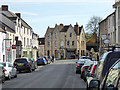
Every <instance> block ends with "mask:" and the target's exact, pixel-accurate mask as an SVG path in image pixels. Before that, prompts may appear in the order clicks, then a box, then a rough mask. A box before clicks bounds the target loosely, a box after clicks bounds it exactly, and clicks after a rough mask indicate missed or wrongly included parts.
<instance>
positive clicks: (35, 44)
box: [32, 32, 39, 61]
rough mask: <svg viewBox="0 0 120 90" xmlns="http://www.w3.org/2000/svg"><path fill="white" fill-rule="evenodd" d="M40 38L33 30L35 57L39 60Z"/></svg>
mask: <svg viewBox="0 0 120 90" xmlns="http://www.w3.org/2000/svg"><path fill="white" fill-rule="evenodd" d="M38 38H39V36H38V35H37V34H36V33H34V32H33V34H32V45H33V46H32V47H33V58H34V59H35V61H36V60H37V57H38Z"/></svg>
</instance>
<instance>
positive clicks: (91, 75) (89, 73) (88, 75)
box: [84, 61, 98, 85]
mask: <svg viewBox="0 0 120 90" xmlns="http://www.w3.org/2000/svg"><path fill="white" fill-rule="evenodd" d="M97 64H98V62H97V61H95V62H94V64H93V65H92V66H91V67H89V68H88V70H87V71H86V72H85V78H84V79H85V81H86V83H87V85H88V82H90V80H92V79H93V78H94V77H95V70H96V68H97Z"/></svg>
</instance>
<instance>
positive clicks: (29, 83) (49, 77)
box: [3, 60, 86, 88]
mask: <svg viewBox="0 0 120 90" xmlns="http://www.w3.org/2000/svg"><path fill="white" fill-rule="evenodd" d="M75 62H76V60H59V61H55V63H52V64H48V65H43V66H39V67H38V69H36V70H35V71H33V72H31V73H24V72H22V73H19V74H18V77H17V78H13V79H12V80H7V81H6V82H5V83H4V84H3V88H85V87H86V83H85V82H84V81H83V80H82V79H81V78H80V74H76V73H75V65H76V64H75Z"/></svg>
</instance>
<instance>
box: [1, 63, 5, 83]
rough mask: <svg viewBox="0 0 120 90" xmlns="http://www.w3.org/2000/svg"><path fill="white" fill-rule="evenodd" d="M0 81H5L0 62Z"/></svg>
mask: <svg viewBox="0 0 120 90" xmlns="http://www.w3.org/2000/svg"><path fill="white" fill-rule="evenodd" d="M0 82H2V83H4V82H5V71H4V66H3V65H2V64H0Z"/></svg>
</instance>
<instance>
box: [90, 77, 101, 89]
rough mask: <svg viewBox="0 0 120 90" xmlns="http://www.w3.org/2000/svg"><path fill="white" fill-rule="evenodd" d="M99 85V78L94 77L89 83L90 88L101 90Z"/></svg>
mask: <svg viewBox="0 0 120 90" xmlns="http://www.w3.org/2000/svg"><path fill="white" fill-rule="evenodd" d="M99 87H100V81H99V80H97V79H93V80H91V81H90V83H89V89H90V90H94V89H95V90H99Z"/></svg>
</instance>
